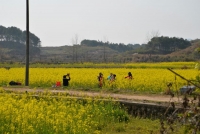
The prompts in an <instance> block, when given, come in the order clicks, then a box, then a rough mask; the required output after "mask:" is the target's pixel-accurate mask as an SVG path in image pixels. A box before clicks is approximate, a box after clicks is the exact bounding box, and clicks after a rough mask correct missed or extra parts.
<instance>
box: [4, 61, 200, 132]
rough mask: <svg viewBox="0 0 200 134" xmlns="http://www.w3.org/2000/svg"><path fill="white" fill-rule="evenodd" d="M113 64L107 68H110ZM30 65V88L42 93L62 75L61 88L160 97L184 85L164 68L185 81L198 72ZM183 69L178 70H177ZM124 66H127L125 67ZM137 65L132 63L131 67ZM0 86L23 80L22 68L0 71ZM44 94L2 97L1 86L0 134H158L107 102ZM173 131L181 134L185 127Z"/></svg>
mask: <svg viewBox="0 0 200 134" xmlns="http://www.w3.org/2000/svg"><path fill="white" fill-rule="evenodd" d="M112 65H113V64H111V66H112ZM134 65H135V64H130V65H129V66H128V67H125V66H124V65H121V67H117V68H114V67H107V68H101V67H96V68H93V67H87V68H85V67H79V68H73V67H69V68H66V67H63V66H61V67H45V66H43V67H40V65H38V67H31V68H30V72H29V75H30V77H29V86H30V87H33V88H34V87H35V88H37V87H40V88H44V89H49V88H52V86H53V85H55V84H56V82H57V81H60V82H62V76H63V75H64V74H66V73H70V75H71V80H70V85H69V87H66V88H64V89H63V90H65V89H81V90H96V91H101V90H106V91H113V90H119V91H132V92H140V93H162V92H164V91H165V89H166V85H167V84H168V83H169V82H172V83H173V86H172V88H173V90H174V91H175V90H176V89H179V88H180V87H182V86H183V85H186V84H187V82H186V81H185V80H183V79H181V78H180V77H178V76H175V74H173V73H172V72H170V71H169V70H167V67H170V68H174V69H173V70H174V71H175V72H177V73H178V74H180V75H181V76H183V77H185V78H187V79H190V80H191V79H195V77H196V76H197V75H199V71H198V70H197V69H194V65H195V64H194V63H168V64H166V63H162V64H159V63H158V64H150V63H146V64H142V67H141V64H140V66H139V65H138V67H133V66H134ZM185 65H186V66H187V67H188V68H187V69H181V67H182V66H185ZM126 66H127V65H126ZM135 66H136V65H135ZM0 72H1V73H0V86H9V82H10V81H17V82H21V83H22V85H24V82H25V68H22V67H11V68H0ZM100 72H101V73H103V75H104V85H103V87H102V88H99V87H98V80H97V76H98V75H99V73H100ZM128 72H131V73H132V74H133V78H134V79H132V80H128V79H125V76H127V74H128ZM110 73H114V74H116V80H115V82H113V83H110V82H109V81H108V80H107V76H108V75H109V74H110ZM45 91H46V92H45V93H37V96H35V95H36V93H34V92H33V93H26V94H15V93H6V92H5V91H4V90H3V88H1V87H0V133H10V134H14V133H20V134H26V133H29V134H40V133H42V134H60V133H66V134H101V133H107V134H118V133H120V134H129V133H147V134H148V133H149V134H150V133H153V134H158V133H160V122H159V120H151V119H141V118H133V117H130V116H129V115H128V114H127V112H126V111H125V109H123V108H122V107H121V106H120V105H119V104H118V103H116V102H115V101H112V100H111V99H110V98H108V101H102V100H98V99H99V98H86V99H84V100H80V99H76V98H71V97H70V96H68V95H67V94H61V93H58V94H56V95H55V94H54V95H53V96H52V94H51V93H50V92H48V91H47V90H45ZM173 133H176V134H182V133H184V129H183V128H181V129H178V131H174V132H173Z"/></svg>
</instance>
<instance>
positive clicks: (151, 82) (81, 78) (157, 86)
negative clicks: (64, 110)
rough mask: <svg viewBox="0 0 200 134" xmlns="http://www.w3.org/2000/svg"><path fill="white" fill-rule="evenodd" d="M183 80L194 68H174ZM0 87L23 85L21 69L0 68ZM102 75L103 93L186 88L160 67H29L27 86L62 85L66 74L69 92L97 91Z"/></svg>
mask: <svg viewBox="0 0 200 134" xmlns="http://www.w3.org/2000/svg"><path fill="white" fill-rule="evenodd" d="M174 71H175V72H177V73H179V74H180V75H181V76H183V77H185V78H186V79H190V80H191V79H195V77H196V76H197V75H198V73H199V72H198V70H196V69H185V70H182V69H174ZM0 72H1V73H0V86H9V82H10V81H12V80H13V81H17V82H21V83H22V85H24V82H25V69H24V68H11V69H9V70H6V69H5V68H0ZM100 72H101V73H103V75H104V85H103V88H102V89H106V90H113V89H115V90H134V91H142V92H163V91H164V90H165V89H166V85H167V83H169V82H172V83H173V90H176V87H177V89H178V88H180V87H181V86H183V85H186V84H187V82H186V81H185V80H182V79H181V78H179V77H178V76H175V74H173V73H172V72H170V71H169V70H167V69H162V68H161V69H160V68H144V69H141V68H133V69H131V68H30V71H29V76H30V77H29V85H30V86H31V87H45V88H48V87H52V85H54V84H55V83H56V82H57V81H60V82H61V83H62V76H63V75H64V74H66V73H70V75H71V80H70V85H69V87H68V88H73V89H76V88H77V89H78V88H79V89H98V80H97V76H98V75H99V73H100ZM128 72H131V73H132V75H133V78H134V79H133V80H127V79H125V76H127V74H128ZM110 73H114V74H116V80H115V82H113V83H109V81H108V80H107V77H108V75H109V74H110Z"/></svg>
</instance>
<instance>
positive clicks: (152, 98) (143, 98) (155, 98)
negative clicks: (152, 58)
mask: <svg viewBox="0 0 200 134" xmlns="http://www.w3.org/2000/svg"><path fill="white" fill-rule="evenodd" d="M2 88H3V89H4V90H6V91H14V92H44V91H46V90H45V89H39V88H38V89H30V88H27V87H23V88H20V87H2ZM48 91H50V92H52V93H58V92H61V93H68V94H69V95H72V96H77V97H84V96H88V97H97V96H98V97H103V98H106V97H111V98H116V99H118V100H125V101H140V102H161V103H165V102H169V101H173V102H182V98H181V97H179V98H178V97H173V98H172V97H171V96H170V95H155V94H150V95H138V94H131V95H128V94H116V93H103V92H91V91H75V90H65V89H62V88H58V89H49V90H48Z"/></svg>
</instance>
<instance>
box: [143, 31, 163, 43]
mask: <svg viewBox="0 0 200 134" xmlns="http://www.w3.org/2000/svg"><path fill="white" fill-rule="evenodd" d="M159 36H160V32H159V31H158V30H157V31H151V32H150V33H149V32H148V33H147V36H146V39H147V43H148V42H149V41H151V39H152V38H153V37H159Z"/></svg>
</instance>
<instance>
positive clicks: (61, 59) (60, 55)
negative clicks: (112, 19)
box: [0, 40, 200, 63]
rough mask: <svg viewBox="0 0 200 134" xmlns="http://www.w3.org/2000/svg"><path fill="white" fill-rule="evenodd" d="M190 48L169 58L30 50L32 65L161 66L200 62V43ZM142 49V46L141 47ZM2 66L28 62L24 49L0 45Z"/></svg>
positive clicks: (85, 49)
mask: <svg viewBox="0 0 200 134" xmlns="http://www.w3.org/2000/svg"><path fill="white" fill-rule="evenodd" d="M191 44H192V45H191V46H189V47H187V48H185V49H180V50H178V51H175V52H172V53H170V54H148V53H145V54H142V53H136V52H135V51H133V50H136V49H130V50H129V51H125V52H119V51H118V50H116V48H115V49H112V48H110V47H108V46H106V47H105V46H86V45H74V46H60V47H30V62H41V63H42V62H46V63H74V62H94V63H95V62H96V63H97V62H118V63H125V62H161V61H195V60H198V59H199V58H200V56H199V55H200V54H198V53H197V52H196V51H195V49H196V48H198V47H200V40H194V41H192V42H191ZM141 47H142V46H141ZM0 61H1V62H8V61H9V62H25V45H23V44H20V43H16V42H2V41H1V42H0Z"/></svg>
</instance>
